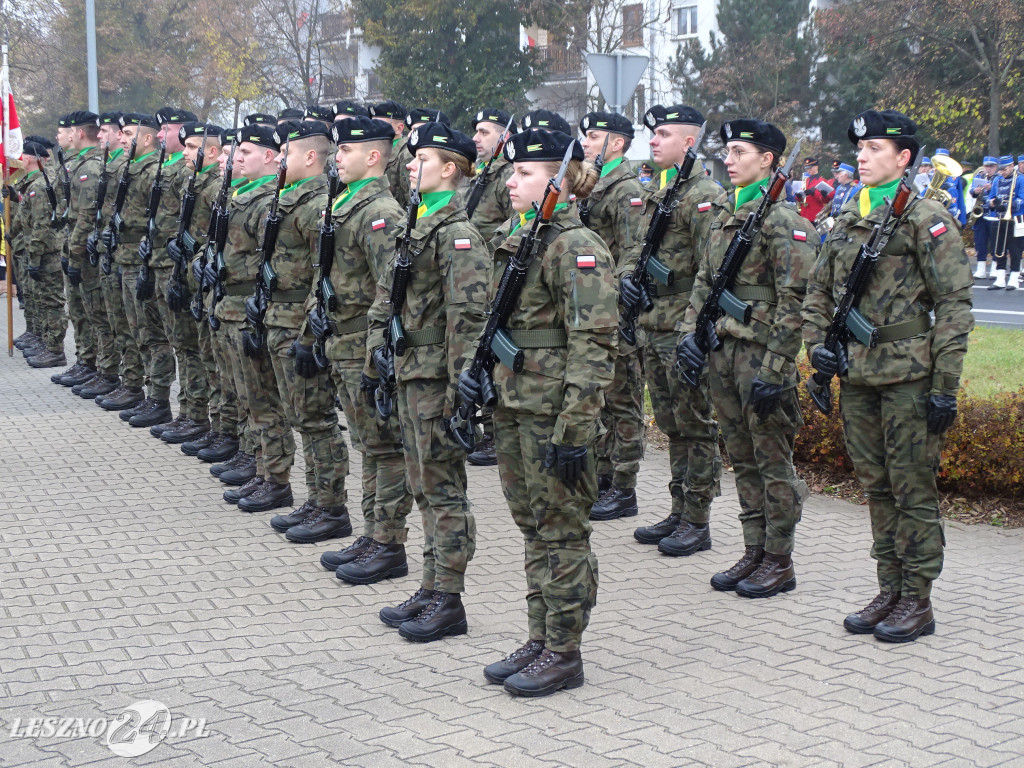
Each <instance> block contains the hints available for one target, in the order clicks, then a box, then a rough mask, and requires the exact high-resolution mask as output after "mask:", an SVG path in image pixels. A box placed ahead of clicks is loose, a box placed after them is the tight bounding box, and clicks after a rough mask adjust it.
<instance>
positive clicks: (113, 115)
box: [96, 110, 124, 125]
mask: <svg viewBox="0 0 1024 768" xmlns="http://www.w3.org/2000/svg"><path fill="white" fill-rule="evenodd" d="M123 114H124V112H121V111H120V110H115V111H113V112H101V113H100V116H99V117H97V118H96V125H119V121H120V120H121V115H123Z"/></svg>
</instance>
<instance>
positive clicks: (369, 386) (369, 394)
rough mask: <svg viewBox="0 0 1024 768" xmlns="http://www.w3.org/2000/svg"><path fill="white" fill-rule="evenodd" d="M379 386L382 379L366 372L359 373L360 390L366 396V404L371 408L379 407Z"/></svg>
mask: <svg viewBox="0 0 1024 768" xmlns="http://www.w3.org/2000/svg"><path fill="white" fill-rule="evenodd" d="M379 386H380V379H371V378H370V377H369V376H367V375H366V374H365V373H360V374H359V391H360V392H362V393H363V396H364V397H365V398H366V404H367V405H368V406H370V408H371V409H376V407H377V397H376V392H377V387H379Z"/></svg>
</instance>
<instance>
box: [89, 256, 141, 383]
mask: <svg viewBox="0 0 1024 768" xmlns="http://www.w3.org/2000/svg"><path fill="white" fill-rule="evenodd" d="M100 286H101V287H102V289H103V305H104V307H106V310H107V322H108V323H109V325H110V331H111V334H112V335H113V337H114V345H115V349H116V351H117V355H118V358H119V365H118V373H119V374H121V382H122V383H123V384H124V385H125V386H126V387H142V386H143V385H144V384H145V383H146V369H145V367H144V366H143V364H142V353H141V352H140V351H139V344H138V342H137V341H136V340H135V336H133V335H132V329H131V326H130V325H128V314H127V312H126V310H125V306H124V297H123V296H122V295H121V274H120V272H119V271H118V270H117V268H116V267H115V268H114V269H113V271H112V272H111V273H110V274H109V275H104V274H103V272H102V270H101V271H100Z"/></svg>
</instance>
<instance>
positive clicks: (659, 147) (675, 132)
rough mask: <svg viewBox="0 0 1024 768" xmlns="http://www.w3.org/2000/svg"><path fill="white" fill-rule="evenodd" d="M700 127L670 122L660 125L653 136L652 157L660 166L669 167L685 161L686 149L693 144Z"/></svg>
mask: <svg viewBox="0 0 1024 768" xmlns="http://www.w3.org/2000/svg"><path fill="white" fill-rule="evenodd" d="M697 131H698V128H697V127H696V126H692V125H679V124H678V123H670V124H668V125H659V126H658V127H657V128H655V129H654V136H653V137H652V138H651V157H653V158H654V162H655V163H656V164H657V166H658V167H659V168H668V167H669V166H671V165H675V164H676V163H681V162H683V158H684V157H686V150H688V149H689V148H690V147H692V146H693V142H694V139H696V138H697Z"/></svg>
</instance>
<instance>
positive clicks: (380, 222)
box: [370, 219, 387, 232]
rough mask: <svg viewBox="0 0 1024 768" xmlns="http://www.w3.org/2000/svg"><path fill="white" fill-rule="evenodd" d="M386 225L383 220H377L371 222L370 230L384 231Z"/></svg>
mask: <svg viewBox="0 0 1024 768" xmlns="http://www.w3.org/2000/svg"><path fill="white" fill-rule="evenodd" d="M386 223H387V222H385V221H384V219H377V220H376V221H371V222H370V229H372V230H373V231H374V232H376V231H377V230H378V229H384V226H385V224H386Z"/></svg>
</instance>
